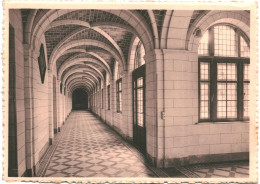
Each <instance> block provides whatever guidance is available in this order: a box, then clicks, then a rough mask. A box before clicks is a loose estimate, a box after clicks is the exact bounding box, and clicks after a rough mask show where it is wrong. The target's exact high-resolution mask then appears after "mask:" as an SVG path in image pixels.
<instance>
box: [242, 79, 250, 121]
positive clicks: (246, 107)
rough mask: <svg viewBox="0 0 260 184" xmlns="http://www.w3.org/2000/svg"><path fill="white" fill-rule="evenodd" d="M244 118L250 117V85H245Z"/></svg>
mask: <svg viewBox="0 0 260 184" xmlns="http://www.w3.org/2000/svg"><path fill="white" fill-rule="evenodd" d="M243 102H244V109H243V110H244V117H249V110H248V108H249V83H244V101H243Z"/></svg>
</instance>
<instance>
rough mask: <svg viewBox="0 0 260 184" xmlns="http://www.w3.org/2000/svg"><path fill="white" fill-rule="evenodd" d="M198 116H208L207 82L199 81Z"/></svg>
mask: <svg viewBox="0 0 260 184" xmlns="http://www.w3.org/2000/svg"><path fill="white" fill-rule="evenodd" d="M200 118H201V119H208V118H209V83H208V82H201V83H200Z"/></svg>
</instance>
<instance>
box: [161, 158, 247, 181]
mask: <svg viewBox="0 0 260 184" xmlns="http://www.w3.org/2000/svg"><path fill="white" fill-rule="evenodd" d="M172 169H173V168H168V169H164V171H165V172H166V173H168V175H169V176H172V175H171V173H172ZM174 170H178V171H180V172H181V173H182V174H184V175H185V177H189V178H247V177H249V165H248V161H238V162H227V163H212V164H196V165H189V166H179V167H175V168H174ZM173 177H174V175H173Z"/></svg>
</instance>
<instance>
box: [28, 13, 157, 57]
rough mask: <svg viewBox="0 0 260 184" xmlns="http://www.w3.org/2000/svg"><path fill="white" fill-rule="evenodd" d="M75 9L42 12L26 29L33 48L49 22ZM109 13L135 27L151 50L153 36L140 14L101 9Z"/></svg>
mask: <svg viewBox="0 0 260 184" xmlns="http://www.w3.org/2000/svg"><path fill="white" fill-rule="evenodd" d="M72 11H75V10H63V9H62V10H49V11H48V12H47V13H46V14H44V15H43V16H42V17H41V18H40V20H39V21H38V22H37V23H36V25H35V27H34V28H32V30H27V32H31V35H30V36H31V37H32V44H33V48H37V47H39V38H41V36H42V35H43V34H44V32H45V31H46V28H47V27H48V25H49V24H51V23H52V22H53V21H54V20H55V19H56V18H58V17H60V16H62V15H64V14H66V13H69V12H72ZM102 11H106V12H109V13H112V14H114V15H116V16H119V17H120V18H122V19H123V20H125V21H127V22H128V23H129V24H130V25H131V26H132V27H134V28H135V30H136V32H137V33H138V35H139V36H140V39H141V40H142V42H143V44H144V48H145V50H146V52H147V53H148V52H149V51H152V50H153V48H154V45H153V36H152V33H151V31H150V29H149V27H148V26H147V24H146V23H145V21H143V20H142V19H141V18H140V16H139V15H138V14H137V13H136V12H133V11H130V10H120V11H117V10H102Z"/></svg>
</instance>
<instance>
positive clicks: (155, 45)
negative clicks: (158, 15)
mask: <svg viewBox="0 0 260 184" xmlns="http://www.w3.org/2000/svg"><path fill="white" fill-rule="evenodd" d="M147 12H148V15H149V17H150V20H151V24H152V28H153V34H154V35H153V36H154V47H155V49H158V48H159V34H158V29H157V23H156V20H155V17H154V14H153V11H152V10H147Z"/></svg>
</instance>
